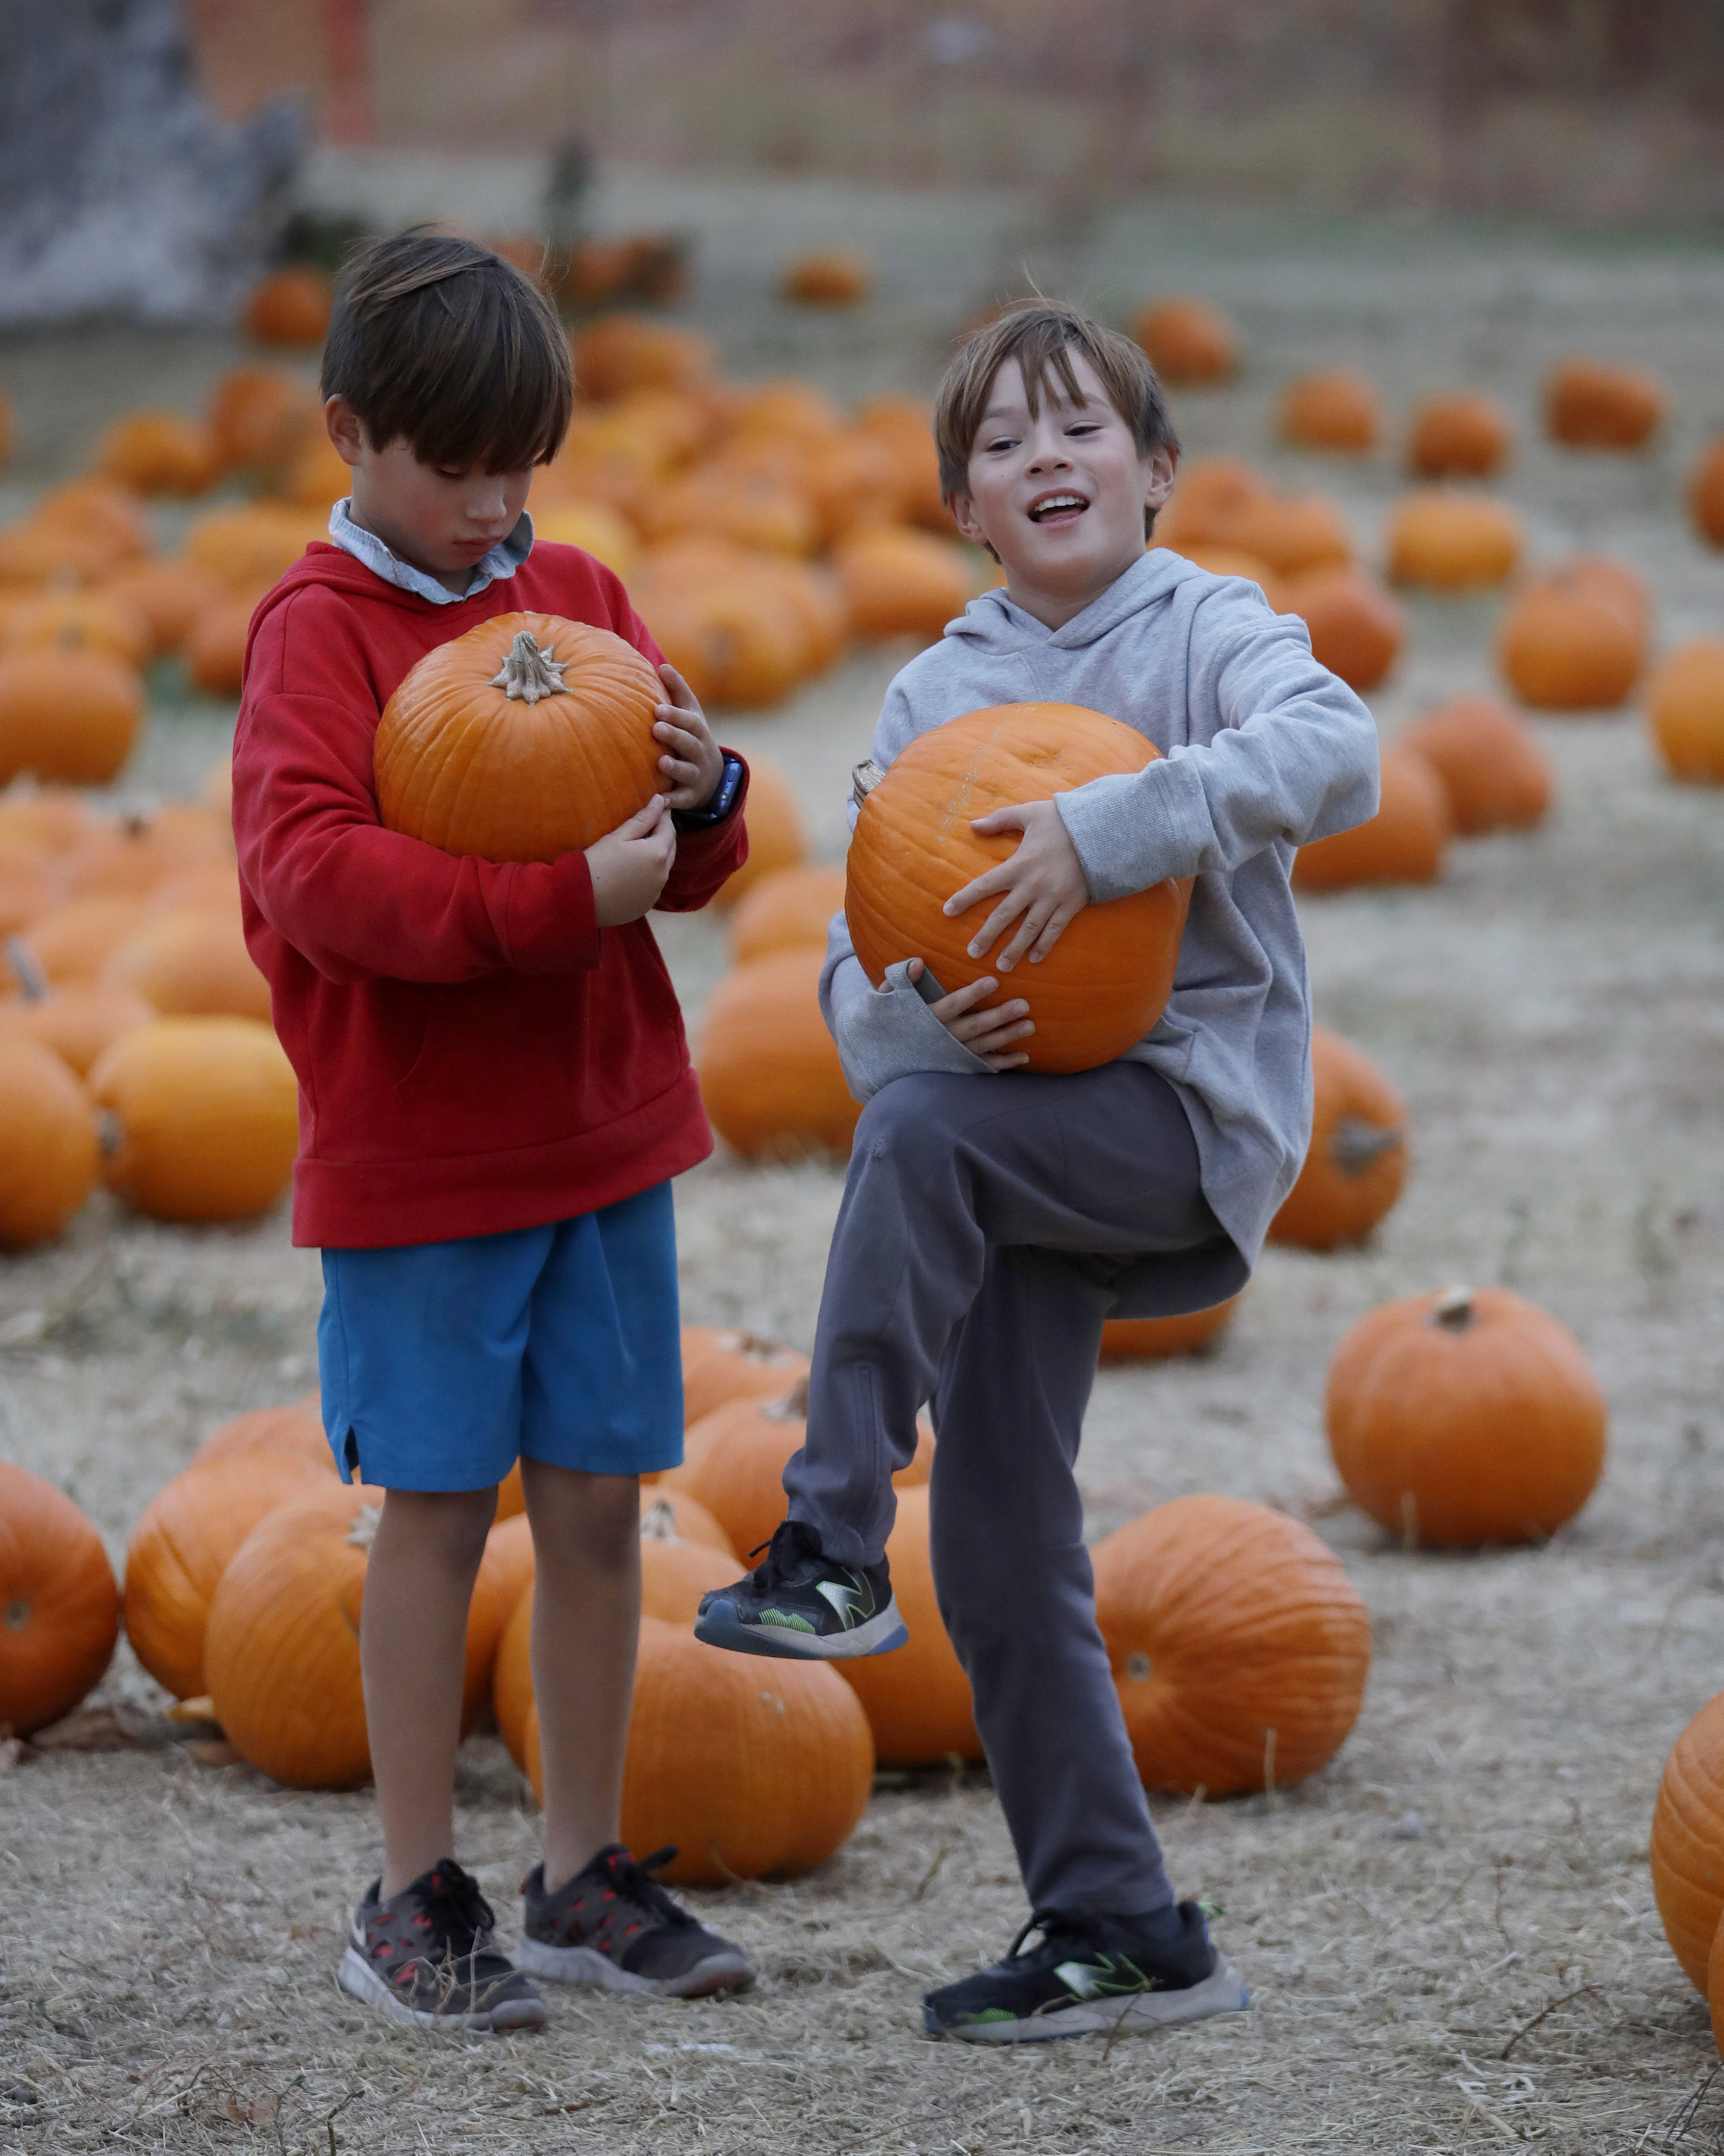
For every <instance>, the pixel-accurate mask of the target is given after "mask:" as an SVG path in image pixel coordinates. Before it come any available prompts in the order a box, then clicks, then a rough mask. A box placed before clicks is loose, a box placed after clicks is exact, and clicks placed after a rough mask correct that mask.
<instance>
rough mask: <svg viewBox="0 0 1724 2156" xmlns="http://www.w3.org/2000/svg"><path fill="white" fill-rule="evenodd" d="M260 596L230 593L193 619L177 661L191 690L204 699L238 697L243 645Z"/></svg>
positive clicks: (250, 593) (243, 665)
mask: <svg viewBox="0 0 1724 2156" xmlns="http://www.w3.org/2000/svg"><path fill="white" fill-rule="evenodd" d="M260 597H261V594H260V593H259V592H257V591H256V590H255V589H254V590H251V591H246V592H229V593H226V594H224V596H223V597H222V598H219V599H217V600H215V601H214V603H212V604H210V605H208V606H207V607H204V608H201V609H200V610H199V612H198V613H197V614H196V615H195V616H194V617H193V622H192V626H191V628H190V629H188V630H187V632H186V636H185V640H184V642H183V644H181V646H180V661H181V664H182V665H183V666H184V668H185V670H186V673H187V675H188V679H189V680H191V682H192V683H193V686H194V687H197V688H199V689H201V690H203V693H204V695H205V696H238V695H239V691H240V690H241V689H242V688H243V687H244V680H245V645H246V642H247V639H249V638H250V634H251V617H252V615H253V614H254V613H256V611H257V603H258V600H259V598H260Z"/></svg>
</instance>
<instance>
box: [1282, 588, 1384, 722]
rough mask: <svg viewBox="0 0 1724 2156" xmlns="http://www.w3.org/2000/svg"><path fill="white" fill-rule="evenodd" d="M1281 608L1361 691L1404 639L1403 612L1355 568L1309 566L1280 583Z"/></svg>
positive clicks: (1323, 658) (1324, 659)
mask: <svg viewBox="0 0 1724 2156" xmlns="http://www.w3.org/2000/svg"><path fill="white" fill-rule="evenodd" d="M1281 601H1282V611H1283V612H1284V613H1296V614H1298V615H1299V617H1300V618H1301V619H1303V621H1304V623H1305V627H1306V628H1307V629H1309V630H1310V636H1311V655H1312V657H1313V658H1315V660H1316V661H1317V663H1318V665H1320V666H1326V667H1327V668H1328V669H1329V670H1330V673H1331V674H1338V675H1340V676H1341V680H1343V681H1345V682H1346V685H1347V686H1348V687H1349V688H1350V689H1356V690H1359V691H1360V692H1361V695H1362V694H1363V693H1364V692H1365V691H1366V690H1370V689H1375V688H1376V687H1377V685H1378V684H1379V683H1380V682H1381V681H1382V680H1384V679H1385V677H1386V676H1387V674H1388V672H1389V670H1390V668H1391V667H1392V666H1393V665H1394V663H1395V661H1396V660H1397V658H1398V657H1399V656H1400V653H1401V647H1402V644H1404V643H1405V642H1406V640H1407V617H1406V615H1405V614H1404V613H1402V610H1401V608H1400V606H1399V605H1398V603H1397V602H1396V601H1395V600H1394V599H1393V598H1391V597H1390V595H1389V593H1387V592H1386V591H1385V590H1384V589H1383V588H1382V585H1381V584H1379V583H1377V582H1376V581H1375V580H1374V579H1373V578H1372V577H1367V576H1366V574H1365V573H1364V572H1363V571H1362V570H1360V569H1340V568H1325V569H1308V570H1306V571H1305V572H1304V574H1303V575H1300V576H1297V577H1289V578H1288V579H1287V581H1286V582H1285V583H1284V584H1283V586H1282V588H1281Z"/></svg>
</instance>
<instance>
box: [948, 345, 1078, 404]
mask: <svg viewBox="0 0 1724 2156" xmlns="http://www.w3.org/2000/svg"><path fill="white" fill-rule="evenodd" d="M1073 349H1074V347H1073V344H1072V341H1071V340H1070V338H1069V337H1063V336H1061V337H1058V338H1055V337H1052V336H1040V337H1032V338H1029V339H1027V341H1026V342H1025V343H1024V344H1022V346H1020V347H1019V348H1018V350H1017V352H1016V353H1015V354H1014V357H1016V361H1017V364H1018V371H1019V372H1020V373H1021V374H1022V376H1023V382H1024V402H1025V403H1027V405H1028V406H1029V408H1030V417H1031V418H1032V419H1039V418H1041V416H1042V392H1043V390H1044V389H1045V388H1047V377H1048V376H1049V375H1050V374H1057V375H1058V377H1059V388H1060V390H1061V391H1063V393H1064V395H1063V401H1064V402H1065V403H1068V404H1072V405H1078V404H1087V403H1088V402H1089V399H1088V398H1087V397H1086V396H1085V395H1084V393H1083V388H1082V386H1081V384H1080V383H1079V382H1078V370H1077V368H1076V367H1073V364H1072V353H1073ZM989 386H990V387H992V385H991V384H990V385H989ZM976 423H977V425H978V426H980V423H981V420H980V414H979V413H978V415H977V419H976Z"/></svg>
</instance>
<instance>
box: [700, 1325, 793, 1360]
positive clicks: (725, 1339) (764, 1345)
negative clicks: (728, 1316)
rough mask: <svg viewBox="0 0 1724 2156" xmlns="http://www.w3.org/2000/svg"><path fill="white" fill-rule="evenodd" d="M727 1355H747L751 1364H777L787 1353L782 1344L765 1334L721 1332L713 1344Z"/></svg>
mask: <svg viewBox="0 0 1724 2156" xmlns="http://www.w3.org/2000/svg"><path fill="white" fill-rule="evenodd" d="M713 1346H714V1347H721V1348H723V1351H724V1353H726V1354H727V1355H745V1356H746V1357H747V1358H748V1359H749V1362H751V1363H775V1362H777V1360H778V1358H780V1355H782V1354H784V1353H785V1352H786V1351H785V1347H784V1346H783V1344H782V1342H780V1341H777V1340H769V1339H768V1338H767V1337H766V1335H765V1334H764V1332H721V1333H720V1334H719V1335H718V1338H717V1339H716V1340H715V1341H714V1342H713Z"/></svg>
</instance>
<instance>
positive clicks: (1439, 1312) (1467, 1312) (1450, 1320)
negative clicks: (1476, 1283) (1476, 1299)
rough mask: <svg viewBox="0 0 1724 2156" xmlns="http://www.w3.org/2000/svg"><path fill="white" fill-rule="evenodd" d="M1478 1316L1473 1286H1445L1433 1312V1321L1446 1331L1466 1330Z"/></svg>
mask: <svg viewBox="0 0 1724 2156" xmlns="http://www.w3.org/2000/svg"><path fill="white" fill-rule="evenodd" d="M1477 1316H1478V1312H1476V1311H1475V1310H1474V1308H1473V1291H1472V1290H1471V1288H1469V1287H1445V1288H1444V1291H1443V1292H1442V1294H1441V1295H1439V1296H1438V1297H1437V1301H1436V1304H1435V1306H1434V1307H1433V1310H1432V1312H1431V1322H1432V1324H1433V1325H1440V1326H1441V1327H1443V1329H1444V1332H1465V1331H1466V1329H1467V1327H1469V1325H1471V1324H1472V1323H1473V1322H1474V1320H1475V1319H1476V1317H1477Z"/></svg>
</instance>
